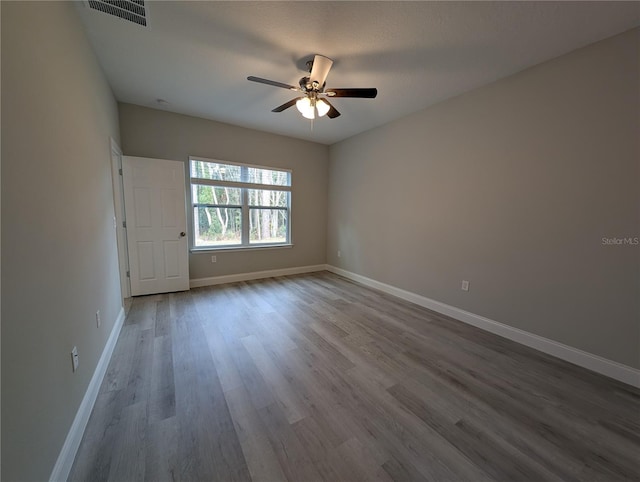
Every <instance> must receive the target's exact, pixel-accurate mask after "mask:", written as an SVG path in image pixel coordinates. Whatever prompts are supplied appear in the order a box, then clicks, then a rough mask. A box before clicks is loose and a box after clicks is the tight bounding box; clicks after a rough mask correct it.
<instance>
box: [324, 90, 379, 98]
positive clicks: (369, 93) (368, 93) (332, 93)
mask: <svg viewBox="0 0 640 482" xmlns="http://www.w3.org/2000/svg"><path fill="white" fill-rule="evenodd" d="M325 94H327V95H328V96H329V97H359V98H361V99H375V97H376V96H377V95H378V89H327V90H326V91H325Z"/></svg>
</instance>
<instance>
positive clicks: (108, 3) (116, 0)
mask: <svg viewBox="0 0 640 482" xmlns="http://www.w3.org/2000/svg"><path fill="white" fill-rule="evenodd" d="M87 4H88V5H89V8H92V9H93V10H98V11H100V12H104V13H108V14H109V15H113V16H114V17H118V18H121V19H123V20H127V21H129V22H133V23H137V24H138V25H142V26H143V27H146V26H147V22H148V20H149V19H148V15H147V10H146V7H145V5H144V0H88V1H87Z"/></svg>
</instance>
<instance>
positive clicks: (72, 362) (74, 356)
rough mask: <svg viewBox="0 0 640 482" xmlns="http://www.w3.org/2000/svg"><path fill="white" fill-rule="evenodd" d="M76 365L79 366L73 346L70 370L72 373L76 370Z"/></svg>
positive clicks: (76, 350) (76, 352) (76, 349)
mask: <svg viewBox="0 0 640 482" xmlns="http://www.w3.org/2000/svg"><path fill="white" fill-rule="evenodd" d="M78 364H79V357H78V348H77V347H75V346H74V347H73V350H71V368H72V369H73V371H74V372H75V371H76V370H77V369H78Z"/></svg>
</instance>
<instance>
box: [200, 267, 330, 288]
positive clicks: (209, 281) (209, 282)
mask: <svg viewBox="0 0 640 482" xmlns="http://www.w3.org/2000/svg"><path fill="white" fill-rule="evenodd" d="M326 269H327V265H326V264H316V265H313V266H298V267H296V268H282V269H270V270H267V271H253V272H251V273H238V274H229V275H225V276H213V277H211V278H196V279H192V280H189V287H191V288H199V287H201V286H213V285H221V284H224V283H236V282H238V281H249V280H254V279H262V278H273V277H274V276H289V275H292V274H303V273H313V272H315V271H326Z"/></svg>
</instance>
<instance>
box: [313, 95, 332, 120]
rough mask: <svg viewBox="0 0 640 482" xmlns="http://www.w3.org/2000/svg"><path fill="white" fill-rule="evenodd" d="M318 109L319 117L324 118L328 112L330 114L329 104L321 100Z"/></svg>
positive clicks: (317, 103)
mask: <svg viewBox="0 0 640 482" xmlns="http://www.w3.org/2000/svg"><path fill="white" fill-rule="evenodd" d="M316 109H318V117H322V116H323V115H325V114H326V113H327V112H329V109H330V107H329V104H327V103H326V102H325V101H324V100H322V99H319V100H318V101H317V102H316Z"/></svg>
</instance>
